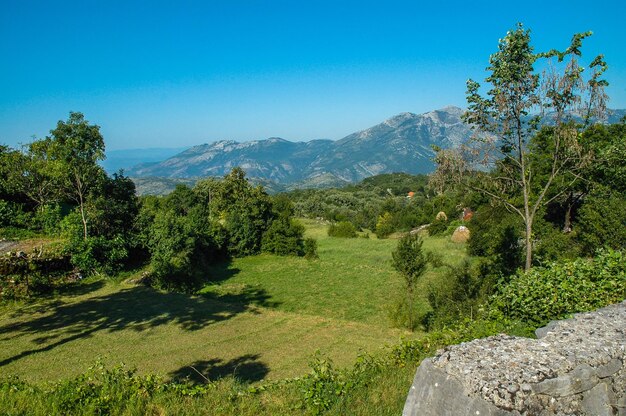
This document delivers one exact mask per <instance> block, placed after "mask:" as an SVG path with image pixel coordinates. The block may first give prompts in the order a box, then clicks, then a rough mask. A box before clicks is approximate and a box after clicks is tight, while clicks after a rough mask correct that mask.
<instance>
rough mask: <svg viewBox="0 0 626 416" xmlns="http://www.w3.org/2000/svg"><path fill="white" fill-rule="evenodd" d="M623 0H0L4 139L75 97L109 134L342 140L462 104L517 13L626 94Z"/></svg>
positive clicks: (147, 143) (538, 40)
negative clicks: (576, 45) (408, 115)
mask: <svg viewBox="0 0 626 416" xmlns="http://www.w3.org/2000/svg"><path fill="white" fill-rule="evenodd" d="M625 20H626V1H623V0H621V1H601V0H600V1H595V2H589V1H545V0H543V1H541V2H534V1H526V2H506V1H497V2H487V1H484V2H481V1H463V2H456V1H443V2H436V1H430V2H421V1H416V0H413V1H393V0H388V1H384V2H383V1H376V2H370V1H365V0H361V1H340V0H336V1H324V0H322V1H320V0H315V1H313V0H311V1H297V0H293V1H272V0H265V1H261V0H260V1H239V0H222V1H197V2H192V1H184V0H181V1H143V2H140V1H131V0H128V1H119V2H118V1H110V0H108V1H105V0H101V1H89V0H80V1H65V0H64V1H61V0H59V1H31V0H11V1H9V0H0V57H1V63H0V143H4V144H9V145H11V146H16V145H17V144H18V143H26V142H28V141H30V139H31V137H32V136H33V135H35V136H36V137H44V136H45V135H46V134H48V132H49V130H50V129H52V128H54V126H55V124H56V122H57V121H58V120H60V119H66V118H67V116H68V113H69V111H80V112H83V113H84V114H85V117H86V118H87V119H88V120H89V121H90V122H92V123H95V124H98V125H100V126H101V128H102V132H103V135H104V138H105V141H106V144H107V148H108V149H110V150H112V149H124V148H140V147H178V146H187V145H194V144H200V143H206V142H210V141H214V140H218V139H235V140H251V139H260V138H267V137H270V136H279V137H283V138H285V139H288V140H294V141H297V140H310V139H315V138H330V139H339V138H341V137H343V136H345V135H347V134H349V133H352V132H354V131H356V130H360V129H363V128H367V127H369V126H371V125H373V124H376V123H378V122H380V121H382V120H384V119H386V118H388V117H390V116H392V115H395V114H397V113H400V112H404V111H410V112H415V113H420V112H425V111H429V110H432V109H436V108H440V107H443V106H445V105H449V104H450V105H457V106H464V105H465V81H466V79H467V78H470V77H471V78H474V79H477V80H482V79H484V77H485V76H486V73H485V72H484V68H485V67H486V66H487V63H488V57H489V55H490V54H491V53H493V52H495V51H496V49H497V42H498V39H499V38H501V37H503V36H504V34H505V33H506V31H507V30H508V29H510V28H512V27H514V25H515V23H516V22H518V21H520V22H523V23H524V24H525V25H526V27H528V28H530V29H531V30H532V36H533V42H534V44H535V47H536V49H538V50H544V49H551V48H565V47H566V46H567V45H568V43H569V40H570V38H571V35H572V34H573V33H575V32H582V31H587V30H592V31H594V35H593V36H592V37H591V38H589V39H588V40H587V41H586V43H585V47H584V49H583V53H584V57H585V58H587V59H588V60H590V59H591V58H592V57H593V56H595V55H596V54H598V53H604V54H605V56H606V60H607V62H608V63H609V71H608V72H607V79H608V80H609V82H610V84H611V86H610V87H609V89H608V93H609V95H610V97H611V101H610V103H609V106H610V107H612V108H626V46H625V42H626V24H624V21H625Z"/></svg>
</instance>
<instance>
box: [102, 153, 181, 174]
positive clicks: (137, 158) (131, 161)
mask: <svg viewBox="0 0 626 416" xmlns="http://www.w3.org/2000/svg"><path fill="white" fill-rule="evenodd" d="M185 149H187V148H186V147H172V148H151V149H127V150H107V152H106V156H107V158H106V159H105V160H103V161H102V162H101V163H100V164H101V165H102V167H103V168H104V170H106V171H107V173H109V174H112V173H115V172H117V171H119V170H120V169H124V171H128V170H129V169H130V168H132V167H133V166H136V165H138V164H140V163H157V162H161V161H162V160H164V159H167V158H168V157H172V156H174V155H176V154H178V153H180V152H182V151H183V150H185Z"/></svg>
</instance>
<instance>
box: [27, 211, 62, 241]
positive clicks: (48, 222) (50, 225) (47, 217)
mask: <svg viewBox="0 0 626 416" xmlns="http://www.w3.org/2000/svg"><path fill="white" fill-rule="evenodd" d="M61 218H62V216H61V206H60V205H59V204H49V205H44V206H43V207H41V208H40V209H38V210H37V212H36V213H35V217H34V219H33V222H34V225H35V226H36V227H37V228H39V229H40V230H42V231H43V232H44V233H46V234H48V235H56V234H58V233H59V231H60V224H61Z"/></svg>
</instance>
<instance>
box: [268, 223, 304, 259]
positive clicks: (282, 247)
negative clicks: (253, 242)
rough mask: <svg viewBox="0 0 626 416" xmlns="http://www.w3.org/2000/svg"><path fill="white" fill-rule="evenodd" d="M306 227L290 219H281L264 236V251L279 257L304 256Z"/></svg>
mask: <svg viewBox="0 0 626 416" xmlns="http://www.w3.org/2000/svg"><path fill="white" fill-rule="evenodd" d="M303 235H304V226H303V225H302V224H300V223H298V222H296V221H294V220H292V219H290V218H288V217H279V218H278V219H276V220H274V221H272V225H270V227H269V228H268V229H267V231H266V232H265V234H263V240H262V243H261V247H262V250H263V251H265V252H267V253H273V254H278V255H279V256H288V255H292V256H301V255H303V254H304V241H303V240H302V236H303Z"/></svg>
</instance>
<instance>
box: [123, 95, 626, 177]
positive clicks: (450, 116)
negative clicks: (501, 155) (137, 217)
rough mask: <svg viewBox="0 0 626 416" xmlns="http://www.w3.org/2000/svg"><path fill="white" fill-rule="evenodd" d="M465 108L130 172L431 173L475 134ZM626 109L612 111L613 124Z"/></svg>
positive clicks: (216, 151) (212, 147)
mask: <svg viewBox="0 0 626 416" xmlns="http://www.w3.org/2000/svg"><path fill="white" fill-rule="evenodd" d="M463 111H464V110H462V109H460V108H458V107H445V108H442V109H440V110H435V111H431V112H428V113H424V114H413V113H402V114H398V115H396V116H394V117H392V118H390V119H388V120H385V121H384V122H382V123H380V124H378V125H376V126H373V127H370V128H368V129H366V130H362V131H359V132H356V133H353V134H350V135H349V136H346V137H344V138H343V139H341V140H337V141H332V140H312V141H309V142H290V141H287V140H283V139H280V138H275V137H274V138H270V139H266V140H255V141H250V142H243V143H239V142H236V141H232V140H224V141H218V142H215V143H211V144H203V145H199V146H194V147H192V148H189V149H187V150H185V151H183V152H181V153H179V154H176V155H173V156H172V157H170V158H169V159H166V160H164V161H162V162H159V163H149V164H141V165H138V166H135V167H133V168H132V169H130V170H129V171H128V174H129V176H133V177H161V178H197V177H204V176H223V175H225V174H227V173H228V172H230V170H231V169H232V168H233V167H235V166H240V167H241V168H243V169H244V170H245V171H246V172H247V174H248V176H249V177H250V178H256V180H257V181H266V183H272V182H273V183H277V184H281V186H286V187H288V188H295V187H301V188H306V187H328V186H341V185H345V184H347V183H351V182H357V181H359V180H361V179H364V178H366V177H369V176H373V175H377V174H380V173H392V172H406V173H412V174H416V173H429V172H431V171H432V170H433V169H434V165H433V162H432V160H431V159H432V158H433V156H434V152H433V150H432V147H431V145H437V146H439V147H441V148H449V147H454V146H458V145H459V144H461V143H463V142H464V141H466V140H468V139H469V137H470V136H471V134H472V132H471V130H470V129H469V128H468V126H467V125H466V124H465V123H463V122H462V121H461V115H462V114H463ZM624 115H626V110H610V111H609V118H608V122H609V123H615V122H618V121H619V120H620V119H621V118H622V117H623V116H624Z"/></svg>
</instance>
